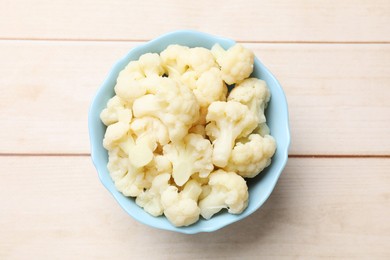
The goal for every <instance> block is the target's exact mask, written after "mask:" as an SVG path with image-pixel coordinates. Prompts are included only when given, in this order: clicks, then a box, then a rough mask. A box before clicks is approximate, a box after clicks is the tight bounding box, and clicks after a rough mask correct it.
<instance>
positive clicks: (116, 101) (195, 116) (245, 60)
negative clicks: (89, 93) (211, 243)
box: [100, 44, 276, 226]
mask: <svg viewBox="0 0 390 260" xmlns="http://www.w3.org/2000/svg"><path fill="white" fill-rule="evenodd" d="M253 62H254V54H253V52H252V51H250V50H248V49H246V48H244V47H243V46H242V45H240V44H236V45H234V46H233V47H231V48H230V49H228V50H224V49H223V48H222V47H221V46H220V45H218V44H216V45H214V47H213V48H212V49H211V50H208V49H205V48H198V47H197V48H189V47H185V46H180V45H170V46H168V47H167V48H166V49H165V50H164V51H163V52H161V53H160V55H159V54H157V53H147V54H144V55H142V56H141V57H140V58H139V60H137V61H131V62H130V63H129V64H128V65H127V66H126V68H125V69H123V70H122V71H121V72H120V74H119V76H118V79H117V83H116V86H115V93H116V95H115V96H114V97H113V98H111V99H110V100H109V101H108V103H107V107H106V108H105V109H104V110H103V111H102V113H101V115H100V117H101V120H102V121H103V123H104V124H105V125H106V126H107V130H106V133H105V136H104V140H103V145H104V147H105V148H106V149H107V150H108V158H109V161H108V165H107V167H108V170H109V172H110V175H111V177H112V179H113V181H114V183H115V186H116V188H117V189H118V190H119V191H120V192H122V193H123V194H124V195H125V196H130V197H136V199H135V202H136V203H137V204H138V205H139V206H141V207H142V208H144V210H145V211H146V212H148V213H149V214H151V215H153V216H160V215H162V214H164V215H165V216H166V217H167V218H168V220H169V221H170V222H171V223H172V224H173V225H175V226H188V225H191V224H193V223H195V222H196V221H198V219H199V216H200V215H201V216H202V217H203V218H205V219H209V218H211V217H212V216H213V215H214V214H216V213H217V212H219V211H220V210H222V209H224V208H226V209H228V211H229V212H230V213H232V214H239V213H241V212H242V211H243V210H244V209H245V208H246V207H247V205H248V187H247V184H246V181H245V180H244V178H253V177H255V176H256V175H257V174H259V173H260V172H261V171H262V170H263V169H264V168H265V167H267V166H268V165H269V164H270V162H271V157H272V156H273V154H274V153H275V149H276V143H275V140H274V138H273V137H272V136H270V135H269V129H268V127H267V125H266V118H265V116H264V110H265V108H266V106H267V103H268V101H269V99H270V92H269V90H268V88H267V86H266V83H265V82H264V81H262V80H260V79H257V78H248V77H249V76H250V74H251V73H252V71H253ZM234 84H235V85H234ZM227 85H230V86H231V87H233V85H234V87H233V88H232V90H231V91H230V92H228V88H227Z"/></svg>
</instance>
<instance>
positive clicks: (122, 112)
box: [100, 96, 133, 126]
mask: <svg viewBox="0 0 390 260" xmlns="http://www.w3.org/2000/svg"><path fill="white" fill-rule="evenodd" d="M132 116H133V114H132V112H131V109H130V108H128V107H127V106H126V104H125V102H124V101H123V100H122V99H121V98H120V97H118V96H114V97H112V98H111V99H110V100H108V102H107V107H106V108H105V109H103V111H102V112H101V113H100V119H101V120H102V122H103V124H105V125H106V126H108V125H111V124H114V123H116V122H118V121H122V122H124V123H130V121H131V118H132Z"/></svg>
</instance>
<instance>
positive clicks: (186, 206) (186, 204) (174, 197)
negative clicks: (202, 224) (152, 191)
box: [161, 180, 202, 227]
mask: <svg viewBox="0 0 390 260" xmlns="http://www.w3.org/2000/svg"><path fill="white" fill-rule="evenodd" d="M201 192H202V188H201V186H200V184H199V183H197V182H196V181H195V180H190V181H188V182H187V183H186V185H185V186H184V188H183V190H182V191H181V192H178V188H177V187H175V186H169V187H168V188H167V189H166V190H165V191H164V192H163V193H162V194H161V204H162V206H163V208H164V215H165V216H166V217H167V219H168V220H169V221H170V222H171V223H172V224H173V225H175V226H177V227H180V226H188V225H191V224H193V223H195V222H196V221H198V219H199V214H200V208H199V207H198V203H197V201H198V198H199V195H200V194H201Z"/></svg>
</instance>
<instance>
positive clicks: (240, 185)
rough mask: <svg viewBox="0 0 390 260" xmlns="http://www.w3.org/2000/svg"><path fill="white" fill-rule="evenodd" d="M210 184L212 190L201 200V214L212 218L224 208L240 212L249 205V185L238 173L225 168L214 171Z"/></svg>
mask: <svg viewBox="0 0 390 260" xmlns="http://www.w3.org/2000/svg"><path fill="white" fill-rule="evenodd" d="M208 185H209V186H210V187H211V190H209V191H208V192H209V193H208V194H207V196H205V197H204V198H203V199H202V200H200V202H199V207H200V209H201V213H200V214H201V215H202V217H204V218H205V219H210V218H211V217H212V216H213V215H214V214H216V213H218V212H219V211H220V210H221V209H224V208H228V211H229V213H232V214H240V213H241V212H242V211H244V209H245V208H246V207H247V206H248V197H249V195H248V186H247V185H246V182H245V180H244V179H243V178H242V177H241V176H239V175H237V174H236V173H234V172H226V171H224V170H217V171H215V172H212V173H211V174H210V176H209V184H208Z"/></svg>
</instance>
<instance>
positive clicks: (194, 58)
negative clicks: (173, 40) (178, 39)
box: [160, 44, 217, 78]
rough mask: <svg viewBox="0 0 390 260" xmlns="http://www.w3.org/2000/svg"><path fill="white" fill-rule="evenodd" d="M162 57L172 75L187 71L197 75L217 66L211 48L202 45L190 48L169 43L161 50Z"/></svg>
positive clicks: (179, 74) (179, 75) (169, 73)
mask: <svg viewBox="0 0 390 260" xmlns="http://www.w3.org/2000/svg"><path fill="white" fill-rule="evenodd" d="M160 55H161V59H162V61H163V63H164V66H165V67H166V70H167V71H168V75H169V76H170V77H179V78H180V77H181V76H182V75H183V74H185V73H186V72H194V73H196V74H197V75H200V74H201V73H203V72H205V71H207V70H209V69H210V68H212V67H217V63H216V62H215V59H214V56H213V54H212V53H211V52H210V50H208V49H206V48H202V47H196V48H188V47H186V46H181V45H176V44H173V45H169V46H168V47H167V48H166V49H165V50H164V51H162V52H161V54H160Z"/></svg>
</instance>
